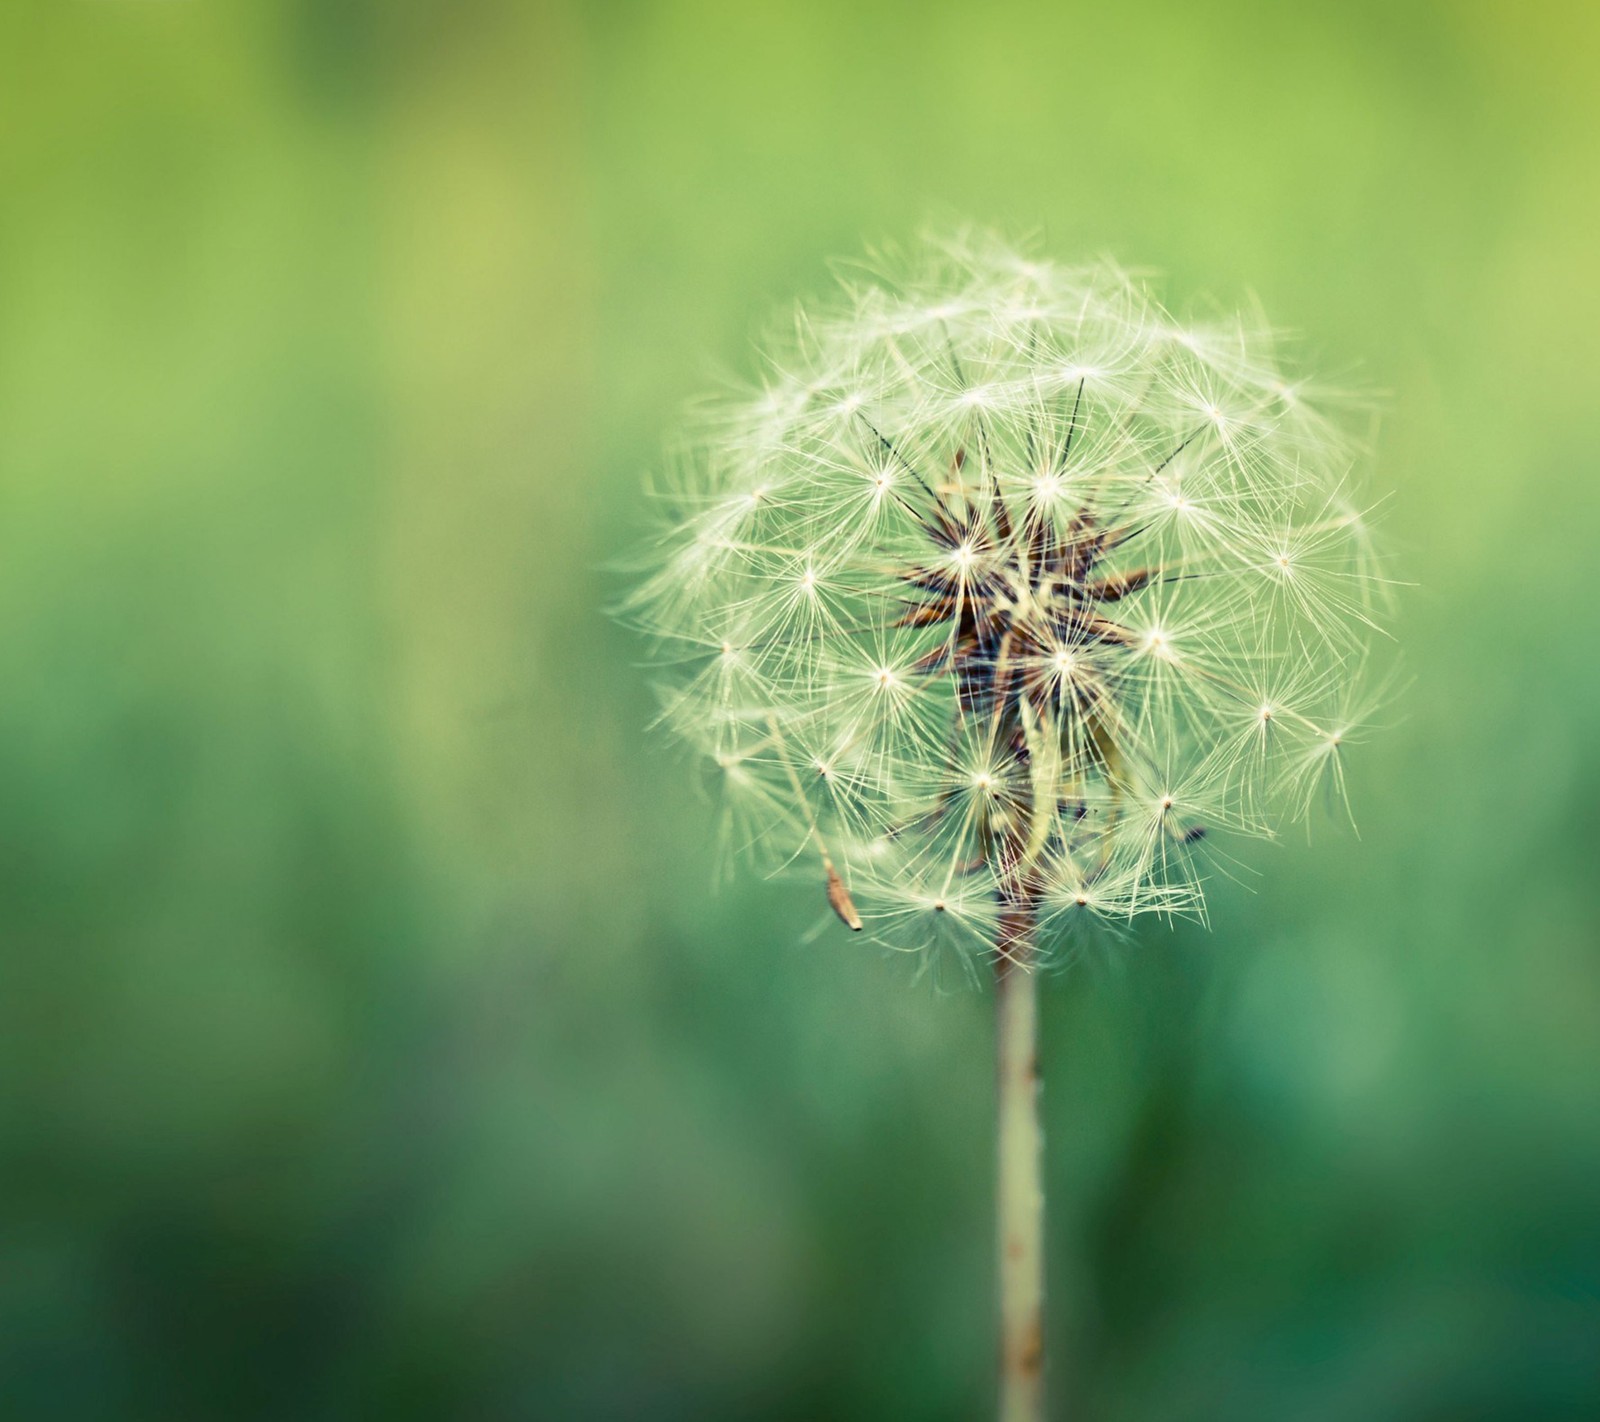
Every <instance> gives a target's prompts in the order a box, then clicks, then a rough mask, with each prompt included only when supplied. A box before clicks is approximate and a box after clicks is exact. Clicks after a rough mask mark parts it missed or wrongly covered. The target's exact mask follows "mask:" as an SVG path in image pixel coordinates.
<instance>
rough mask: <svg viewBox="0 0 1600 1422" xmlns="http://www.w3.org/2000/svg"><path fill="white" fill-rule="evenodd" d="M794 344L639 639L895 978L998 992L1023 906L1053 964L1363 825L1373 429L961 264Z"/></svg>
mask: <svg viewBox="0 0 1600 1422" xmlns="http://www.w3.org/2000/svg"><path fill="white" fill-rule="evenodd" d="M792 329H793V331H794V332H795V333H796V334H791V335H789V336H787V337H785V338H783V339H779V340H775V341H773V342H772V343H771V344H770V345H769V346H768V348H767V349H766V351H765V352H764V360H763V368H764V369H765V370H766V371H767V372H768V374H767V378H766V383H765V384H764V385H760V386H757V387H755V388H752V389H751V390H750V391H749V392H748V393H744V394H737V395H734V396H731V397H727V398H725V399H723V400H722V401H721V402H720V403H716V404H714V405H712V406H709V407H707V408H706V410H705V412H704V413H703V414H702V415H701V416H700V418H699V421H698V423H697V424H696V425H695V426H694V428H693V429H692V431H691V437H690V438H689V439H688V441H687V442H686V454H685V456H684V458H683V459H682V460H681V461H680V465H681V467H677V468H676V469H675V473H674V478H675V481H676V483H675V486H674V487H673V488H672V490H671V492H670V495H669V498H668V504H667V509H666V516H665V518H664V520H663V525H662V530H661V534H660V536H659V538H658V539H657V540H656V542H655V543H654V544H653V545H652V550H651V552H650V554H649V568H648V570H647V575H646V577H645V578H644V580H643V581H642V583H641V584H640V585H639V586H638V588H637V589H636V590H635V592H634V593H633V594H632V595H631V596H630V598H629V599H628V602H627V604H626V613H627V615H628V616H630V617H631V618H632V619H633V620H634V621H635V622H636V623H638V624H639V625H641V626H642V627H643V628H644V629H645V630H646V631H647V632H648V633H650V634H651V635H652V636H653V637H654V639H655V640H656V642H657V644H658V646H659V647H660V648H661V654H662V655H661V660H662V662H663V665H664V668H665V671H666V675H667V678H668V685H667V686H666V688H665V690H664V693H663V694H664V709H663V713H662V719H663V722H664V723H665V724H666V725H668V726H669V727H670V728H671V729H672V730H674V731H675V732H676V733H678V734H681V735H683V736H684V737H686V738H687V739H688V740H689V741H690V742H691V743H692V744H693V745H694V746H696V747H697V748H698V749H700V750H701V751H703V752H704V753H705V754H706V755H707V756H708V757H709V758H710V761H711V762H712V763H713V765H714V766H715V767H716V768H717V770H718V772H719V779H720V783H721V786H722V789H723V791H724V792H725V794H726V796H727V799H728V805H729V813H730V816H732V817H734V818H735V819H736V823H737V826H738V835H737V839H738V842H739V843H740V844H742V845H744V844H747V845H748V846H749V847H750V849H751V850H752V851H753V852H754V854H755V855H756V857H758V858H764V859H766V860H767V861H768V862H770V863H771V865H772V866H773V867H775V868H784V869H787V870H789V871H791V872H796V873H802V874H809V875H813V876H816V878H817V882H818V883H819V884H820V883H821V882H822V868H821V866H822V865H824V864H826V865H827V866H828V873H830V874H835V875H837V877H838V881H839V884H840V885H841V886H842V887H841V889H840V890H839V892H840V893H843V894H845V901H846V902H847V903H849V904H851V905H853V906H854V907H853V910H852V911H854V910H855V909H858V910H859V914H860V917H861V920H862V921H863V922H864V924H865V926H866V927H867V928H868V929H870V930H871V931H872V934H873V935H874V936H876V937H878V938H879V939H881V940H882V941H884V942H888V943H893V944H895V945H896V946H902V947H908V948H933V947H936V946H952V947H957V948H959V950H960V951H961V952H963V953H966V954H969V955H980V956H981V955H984V954H990V955H992V954H993V953H995V952H996V951H997V949H998V946H999V933H1000V922H1001V919H1002V917H1003V915H1004V914H1005V913H1006V912H1014V911H1015V910H1016V909H1017V908H1018V906H1019V905H1020V906H1025V907H1026V908H1027V910H1028V912H1029V913H1030V914H1032V915H1033V917H1034V919H1035V921H1036V923H1037V924H1038V926H1039V927H1038V933H1039V937H1040V943H1039V948H1040V949H1041V950H1042V951H1046V952H1047V951H1048V950H1049V949H1050V948H1051V946H1052V941H1051V935H1052V934H1053V935H1056V936H1057V937H1058V938H1059V939H1060V940H1061V941H1062V942H1065V941H1067V940H1068V939H1070V936H1071V935H1072V934H1073V933H1076V932H1078V931H1079V930H1080V928H1081V927H1082V926H1083V925H1086V924H1088V923H1092V922H1106V921H1110V920H1116V919H1126V918H1128V917H1131V916H1134V915H1137V914H1141V913H1147V912H1149V913H1156V914H1158V915H1165V916H1171V915H1177V914H1200V913H1202V912H1203V909H1204V884H1205V878H1206V872H1207V871H1206V868H1205V864H1204V862H1203V860H1202V856H1203V855H1204V854H1206V853H1208V852H1209V847H1210V845H1211V843H1212V840H1213V837H1214V836H1213V835H1212V833H1211V831H1213V830H1216V831H1221V832H1225V833H1228V834H1240V833H1242V834H1252V833H1270V832H1272V831H1273V830H1274V829H1275V828H1276V826H1277V825H1278V823H1280V822H1281V821H1282V819H1284V818H1285V817H1293V816H1294V815H1296V814H1301V813H1304V812H1306V811H1307V810H1308V809H1309V808H1310V807H1311V806H1312V805H1313V804H1314V803H1315V802H1316V801H1317V800H1318V798H1319V797H1318V791H1319V789H1321V788H1324V787H1326V788H1327V789H1328V790H1329V791H1330V793H1332V794H1335V795H1337V796H1339V797H1342V795H1343V790H1344V762H1345V759H1346V757H1347V755H1348V754H1350V753H1351V751H1352V750H1353V749H1354V746H1353V741H1359V740H1360V736H1359V735H1358V734H1355V732H1356V731H1357V730H1358V728H1359V726H1360V725H1361V724H1363V722H1364V720H1365V718H1366V717H1367V715H1368V713H1369V712H1370V710H1371V704H1372V703H1371V698H1370V697H1369V696H1368V694H1367V692H1366V690H1365V687H1364V678H1363V672H1364V668H1365V667H1366V666H1367V664H1368V660H1369V658H1368V655H1367V651H1368V643H1369V641H1370V639H1371V636H1372V634H1373V632H1374V628H1375V626H1376V625H1377V623H1378V622H1379V620H1381V615H1382V613H1383V611H1384V607H1385V597H1384V587H1385V580H1384V579H1383V577H1382V565H1381V560H1380V559H1379V557H1378V556H1377V554H1376V552H1375V549H1374V543H1373V538H1372V530H1371V527H1370V521H1369V519H1368V518H1367V517H1366V515H1365V513H1364V512H1363V511H1362V509H1361V507H1360V505H1359V503H1357V502H1356V497H1357V496H1356V494H1355V492H1354V486H1353V474H1352V470H1353V469H1354V468H1355V467H1357V464H1358V459H1359V456H1360V454H1361V446H1360V442H1359V440H1358V439H1357V438H1356V437H1355V435H1354V434H1353V433H1351V432H1349V431H1347V430H1346V429H1345V428H1344V425H1343V423H1342V421H1343V419H1344V418H1345V414H1346V412H1347V410H1348V402H1345V403H1344V404H1343V405H1341V404H1339V403H1337V402H1335V403H1329V404H1328V405H1327V407H1326V408H1324V404H1323V397H1322V395H1321V393H1319V387H1318V386H1316V385H1315V384H1312V383H1309V382H1308V381H1307V380H1306V379H1305V377H1304V376H1303V375H1302V374H1301V373H1300V372H1298V371H1291V370H1287V369H1285V368H1283V366H1282V365H1281V362H1280V355H1279V347H1280V344H1281V343H1280V342H1279V340H1278V339H1277V337H1276V336H1275V334H1274V333H1273V332H1272V331H1270V330H1269V329H1267V328H1266V327H1265V325H1263V324H1261V323H1259V321H1258V320H1257V318H1254V317H1251V316H1244V317H1241V318H1239V319H1238V321H1237V322H1226V323H1211V322H1208V323H1206V324H1202V325H1195V324H1193V323H1190V322H1187V321H1184V320H1182V319H1180V318H1179V317H1176V316H1174V315H1172V314H1169V313H1168V312H1167V311H1166V310H1165V309H1164V308H1163V307H1162V306H1161V304H1160V303H1159V301H1158V300H1157V298H1156V297H1155V296H1154V295H1153V294H1152V292H1151V291H1150V290H1149V288H1148V287H1147V286H1146V285H1145V284H1143V283H1142V282H1140V281H1137V280H1135V279H1134V278H1132V277H1130V276H1128V275H1127V274H1126V273H1124V272H1123V271H1121V270H1120V269H1118V268H1117V267H1116V266H1114V265H1112V264H1110V263H1106V262H1102V263H1098V264H1092V265H1085V266H1077V267H1072V266H1064V265H1056V264H1053V263H1049V262H1045V261H1042V260H1038V259H1036V258H1035V257H1034V256H1033V255H1032V254H1030V253H1023V252H1018V251H1017V250H1015V249H1013V248H1011V247H1009V246H1008V245H1007V244H1005V243H1004V242H1002V241H1000V240H999V239H997V238H994V237H991V236H988V235H985V234H981V233H963V234H957V235H956V236H954V237H946V238H942V239H938V240H933V241H930V242H929V243H928V244H927V245H926V246H925V247H924V248H923V249H921V250H920V251H919V252H918V253H917V254H915V255H914V256H913V257H912V258H911V259H909V260H908V261H907V262H906V263H905V265H904V266H902V267H901V268H899V269H897V270H893V271H883V272H881V273H878V274H877V275H876V276H875V277H873V278H871V279H867V280H860V279H852V281H851V283H850V284H849V285H848V287H846V288H845V289H844V290H843V291H842V292H841V293H840V294H839V296H838V297H837V298H836V299H834V300H833V301H832V302H823V303H820V304H817V305H815V306H813V307H810V308H807V309H806V310H804V311H803V312H802V318H801V319H800V320H799V321H798V322H795V323H793V328H792ZM1269 728H1270V734H1268V731H1269ZM830 892H832V891H831V890H830Z"/></svg>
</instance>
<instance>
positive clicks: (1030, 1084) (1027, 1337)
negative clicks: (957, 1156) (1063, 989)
mask: <svg viewBox="0 0 1600 1422" xmlns="http://www.w3.org/2000/svg"><path fill="white" fill-rule="evenodd" d="M1033 933H1034V913H1033V911H1032V909H1031V908H1020V909H1011V910H1009V911H1008V912H1007V913H1006V915H1005V917H1004V920H1003V922H1002V943H1001V948H1000V951H999V952H998V953H997V954H996V957H995V1036H996V1067H997V1077H996V1080H997V1086H998V1113H997V1114H998V1125H999V1130H998V1137H999V1148H998V1151H997V1159H996V1165H997V1175H996V1213H997V1223H998V1234H997V1244H998V1249H999V1279H1000V1422H1042V1419H1043V1417H1044V1333H1043V1309H1044V1186H1043V1180H1042V1176H1041V1157H1042V1154H1043V1145H1044V1133H1043V1131H1042V1129H1041V1127H1040V1122H1039V1058H1038V975H1037V974H1036V973H1035V972H1034V962H1033Z"/></svg>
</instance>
